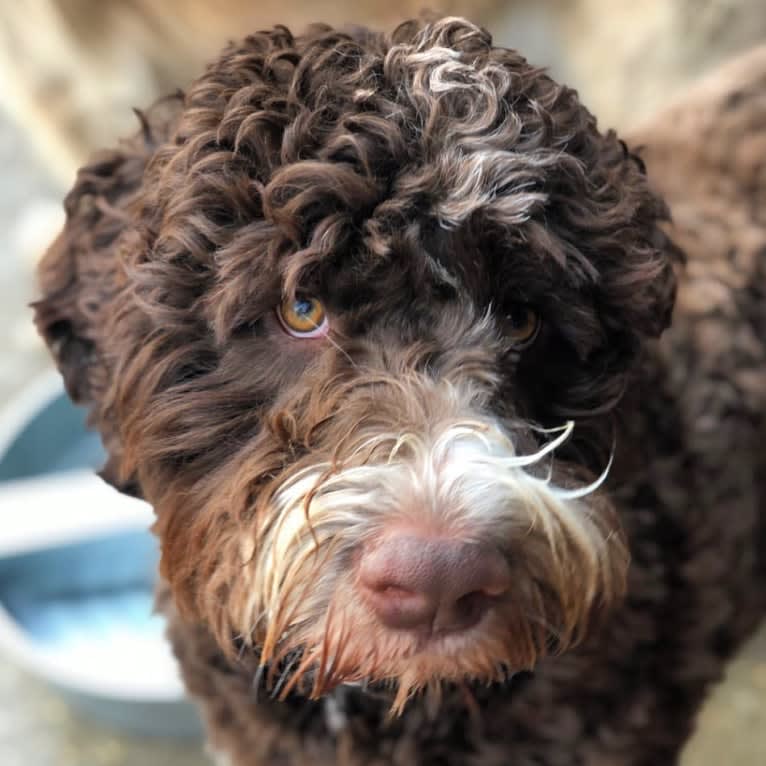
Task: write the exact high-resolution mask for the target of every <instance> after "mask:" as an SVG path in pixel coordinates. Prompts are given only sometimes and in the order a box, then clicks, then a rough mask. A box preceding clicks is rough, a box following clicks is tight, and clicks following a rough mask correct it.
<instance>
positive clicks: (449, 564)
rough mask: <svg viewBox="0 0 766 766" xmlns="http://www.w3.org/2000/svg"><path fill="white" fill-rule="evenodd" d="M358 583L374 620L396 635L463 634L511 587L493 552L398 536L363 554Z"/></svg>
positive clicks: (480, 547)
mask: <svg viewBox="0 0 766 766" xmlns="http://www.w3.org/2000/svg"><path fill="white" fill-rule="evenodd" d="M359 584H360V586H361V589H362V592H363V594H364V597H365V599H366V601H367V603H368V604H369V605H370V607H371V608H372V609H373V611H374V612H375V614H376V616H377V617H378V619H379V620H380V621H381V622H382V623H383V624H384V625H386V626H387V627H389V628H393V629H395V630H415V629H418V630H427V631H433V632H438V633H445V632H452V631H460V630H467V629H468V628H470V627H472V626H473V625H475V624H476V623H478V622H479V620H480V619H481V618H482V616H483V615H484V614H485V613H486V612H487V611H488V610H489V609H490V608H491V607H492V605H493V603H495V602H496V601H497V599H498V597H500V596H502V595H503V594H504V593H506V592H507V591H508V590H509V588H510V570H509V568H508V564H507V563H506V561H505V559H504V558H503V556H501V555H500V552H499V551H496V550H495V549H494V548H490V547H486V546H483V545H478V544H474V543H464V542H460V541H457V540H442V539H433V538H427V537H416V536H405V535H398V536H392V537H388V538H386V539H385V540H383V542H382V543H380V544H379V545H378V546H377V547H375V548H373V549H371V550H370V551H368V552H367V553H365V554H364V555H363V557H362V559H361V562H360V568H359Z"/></svg>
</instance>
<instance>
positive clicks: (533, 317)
mask: <svg viewBox="0 0 766 766" xmlns="http://www.w3.org/2000/svg"><path fill="white" fill-rule="evenodd" d="M505 324H506V328H507V329H506V332H507V334H508V337H509V338H510V340H511V342H512V343H513V345H514V346H515V347H516V348H523V347H524V346H528V345H529V344H530V343H532V341H533V340H534V339H535V338H536V337H537V333H538V331H539V330H540V317H539V316H538V315H537V314H536V313H535V312H534V311H532V309H531V308H529V306H515V307H514V308H512V309H511V310H510V311H509V312H508V313H507V314H506V315H505Z"/></svg>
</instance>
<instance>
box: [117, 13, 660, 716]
mask: <svg viewBox="0 0 766 766" xmlns="http://www.w3.org/2000/svg"><path fill="white" fill-rule="evenodd" d="M142 195H143V196H142V200H143V203H142V207H140V209H139V214H138V226H137V227H134V228H133V229H132V230H131V231H130V232H128V233H127V234H126V236H125V237H124V238H123V244H122V257H123V264H124V265H123V277H122V279H123V282H122V285H121V287H120V293H119V295H118V298H117V308H116V309H114V311H113V319H112V321H111V323H110V325H109V329H108V331H107V336H108V337H110V338H111V339H112V341H111V342H112V347H111V348H110V353H112V355H113V357H114V363H113V367H112V369H113V376H114V379H113V381H112V384H111V388H110V390H109V392H108V394H107V397H106V399H105V404H104V405H103V407H102V416H103V417H110V418H112V419H114V420H115V421H116V423H117V428H118V433H119V436H120V440H121V450H122V453H121V460H122V471H123V475H124V476H131V477H133V478H134V479H135V480H136V481H137V483H138V485H139V486H140V488H141V491H142V493H143V494H144V495H145V497H146V498H147V499H148V500H149V501H151V502H152V503H153V504H154V505H155V508H156V511H157V516H158V523H157V531H158V533H159V535H160V537H161V542H162V549H163V563H162V571H163V574H164V576H165V577H166V578H167V580H168V581H169V582H170V584H171V586H172V588H173V592H174V594H175V597H176V600H177V601H178V603H179V605H180V606H181V608H182V610H183V612H184V613H185V614H186V615H188V616H190V617H191V618H193V619H199V620H202V621H204V622H205V623H206V624H207V625H209V626H210V628H211V629H212V630H213V631H214V633H215V635H216V637H217V639H218V641H219V642H220V644H221V646H222V648H223V649H224V650H226V651H228V652H230V653H236V652H239V653H242V652H253V653H255V654H256V655H258V656H259V657H260V659H261V661H262V662H263V664H264V666H266V667H268V668H269V669H270V671H271V672H270V673H267V674H266V676H267V677H268V678H270V679H271V681H272V682H273V683H279V684H280V685H281V691H282V693H289V692H290V691H295V692H300V693H306V694H313V695H319V694H322V693H323V692H324V691H326V690H328V689H331V688H332V687H333V686H335V685H337V684H339V683H348V682H364V681H373V682H378V681H387V682H393V685H394V687H395V688H396V689H397V693H396V698H395V702H394V706H395V708H396V709H400V708H401V706H402V705H403V704H404V702H405V701H406V699H407V698H408V696H409V695H410V694H411V693H413V692H414V691H416V690H418V689H421V688H423V687H427V686H429V685H437V686H438V685H439V684H440V683H442V682H445V681H452V682H461V681H463V680H467V679H479V680H483V681H491V680H495V679H502V678H503V677H504V676H505V675H506V674H507V673H510V672H513V671H515V670H519V669H522V668H529V667H530V666H532V665H533V664H534V663H535V661H536V660H537V659H538V658H539V657H541V656H542V655H544V654H546V653H548V652H550V651H552V650H555V651H561V650H564V649H566V648H567V647H569V646H571V645H573V644H574V643H576V642H577V641H578V640H580V639H582V637H583V636H584V635H586V634H587V632H588V631H589V630H590V629H591V627H592V625H593V624H594V621H595V619H596V618H597V617H599V616H600V615H602V614H603V613H604V612H605V611H608V610H609V608H610V607H612V606H613V605H614V604H615V603H616V602H618V601H619V599H620V597H621V595H622V594H623V591H624V583H625V575H626V569H627V565H628V555H627V552H626V546H625V542H624V539H623V536H622V533H621V529H620V524H619V520H618V516H617V514H616V512H615V509H614V507H613V506H612V504H611V503H610V500H609V497H608V494H607V492H606V491H605V489H604V486H603V485H604V479H605V477H606V474H607V471H608V465H609V460H610V456H611V453H612V448H613V441H612V439H613V434H612V431H611V430H610V428H609V419H608V417H607V416H608V414H609V412H610V411H611V410H612V409H613V407H614V406H615V404H616V402H617V400H618V399H619V396H620V394H621V391H622V388H623V385H624V382H625V377H626V375H627V373H628V372H629V370H630V365H631V362H632V361H633V360H634V358H635V356H636V353H637V351H638V349H639V347H640V344H641V341H642V339H643V338H644V337H647V336H656V335H657V334H659V332H660V331H661V330H662V329H663V327H664V326H665V324H666V322H667V319H668V315H669V312H670V308H671V304H672V297H673V280H672V269H671V265H670V263H669V260H668V257H667V255H666V254H665V253H664V252H663V246H664V245H663V238H662V236H661V234H660V233H659V231H658V229H657V222H658V220H659V219H661V218H662V217H663V215H664V210H663V207H662V204H661V203H660V202H659V201H658V200H656V199H655V198H654V197H653V195H652V194H651V193H650V192H649V191H648V189H647V186H646V183H645V180H644V177H643V172H642V167H641V165H640V162H639V161H638V160H636V159H635V158H634V157H632V156H631V155H630V154H629V153H628V152H627V151H626V150H625V148H624V146H623V145H622V144H621V143H620V142H619V141H618V140H617V139H616V138H615V137H614V135H612V134H607V135H602V134H600V133H599V132H598V131H597V129H596V126H595V121H594V120H593V118H592V117H591V116H590V115H589V114H588V113H587V111H585V110H584V109H583V108H582V107H581V105H580V104H579V102H578V100H577V97H576V94H575V93H574V92H573V91H570V90H568V89H566V88H563V87H561V86H558V85H556V84H555V83H554V82H552V81H551V80H550V79H549V78H548V77H547V76H546V75H545V74H543V73H542V72H540V71H539V70H536V69H534V68H533V67H531V66H530V65H528V64H527V63H526V62H525V61H524V60H523V59H522V58H521V57H520V56H518V55H517V54H516V53H514V52H512V51H508V50H502V49H493V48H492V47H491V46H490V41H489V38H488V36H487V35H486V33H484V32H483V31H481V30H479V29H477V28H475V27H473V26H472V25H470V24H468V23H467V22H464V21H461V20H454V19H452V20H449V19H448V20H443V21H440V22H436V23H434V24H432V25H429V26H425V27H423V28H420V29H418V28H417V27H416V26H415V25H407V26H405V27H402V28H400V29H399V30H398V31H397V32H396V33H395V34H394V36H393V38H392V39H391V40H388V41H386V40H383V39H381V38H377V37H374V36H372V35H366V34H364V33H357V34H355V35H353V36H348V35H344V34H339V33H335V32H332V31H330V30H320V31H317V32H315V33H312V34H311V35H309V36H307V37H306V38H302V39H299V40H293V39H292V38H291V37H290V35H289V34H288V33H287V32H286V31H284V30H277V31H276V32H274V33H270V34H260V35H256V36H255V37H253V38H250V39H249V40H248V41H247V42H246V43H245V44H243V45H242V46H240V47H238V48H234V49H232V50H231V51H229V52H228V53H227V54H225V55H224V57H223V58H222V59H221V61H219V62H218V63H217V64H216V65H214V66H213V67H211V68H210V70H209V71H208V73H207V74H206V75H205V76H204V77H203V78H202V79H201V80H200V81H199V82H198V83H197V84H196V85H195V86H194V87H193V88H192V90H191V91H190V93H189V94H188V96H187V98H186V102H185V106H184V110H183V113H182V115H181V117H180V122H179V124H178V127H177V130H176V132H175V137H174V139H173V140H172V141H171V142H169V143H167V144H165V145H164V146H162V147H160V148H159V150H158V151H157V153H156V156H155V159H154V162H153V164H152V166H151V167H150V170H149V172H148V174H147V176H146V178H145V180H144V189H143V192H142Z"/></svg>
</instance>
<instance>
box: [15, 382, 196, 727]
mask: <svg viewBox="0 0 766 766" xmlns="http://www.w3.org/2000/svg"><path fill="white" fill-rule="evenodd" d="M103 460H104V453H103V449H102V447H101V444H100V441H99V439H98V437H97V436H96V435H95V434H93V433H91V432H89V431H87V429H86V426H85V414H84V412H83V411H81V410H80V409H78V408H77V407H75V406H73V405H72V404H71V402H70V401H69V399H68V398H67V397H66V395H65V394H64V392H63V389H62V386H61V383H60V381H59V379H58V376H55V377H51V376H47V377H46V378H45V379H43V380H41V381H40V382H38V383H37V384H35V385H34V386H32V387H30V389H29V390H28V391H27V392H26V393H25V395H24V396H23V397H22V399H20V400H18V401H17V402H16V403H15V405H12V406H11V407H10V408H8V410H7V412H6V414H5V416H4V417H3V418H0V518H1V519H2V522H1V523H2V528H5V529H11V530H12V528H13V526H14V524H18V520H19V514H18V513H17V512H16V511H15V510H14V509H13V508H12V507H11V502H10V501H9V500H8V498H10V497H11V496H12V495H11V494H10V492H11V491H12V489H13V488H14V487H18V486H24V487H26V488H27V489H28V488H29V487H32V488H33V489H34V488H35V487H40V488H43V489H44V488H46V487H50V486H53V487H54V488H55V487H59V486H62V487H64V486H66V477H67V476H73V475H75V474H72V473H68V472H72V471H74V470H77V469H79V470H80V471H82V470H83V469H96V468H98V467H99V466H100V465H101V464H102V462H103ZM62 477H63V479H64V481H63V483H60V484H55V483H54V484H51V482H52V481H53V482H56V481H59V482H62ZM94 481H98V480H97V479H94ZM98 489H100V488H98ZM4 492H5V495H4ZM4 496H5V498H6V507H5V508H3V498H4ZM54 496H55V497H56V503H55V505H56V508H55V509H54V510H55V513H61V514H66V513H67V495H66V493H64V492H62V494H61V495H60V497H59V495H54ZM43 497H44V495H43ZM105 497H106V499H107V501H108V500H109V499H110V498H111V497H112V495H111V493H110V494H106V495H105ZM113 497H114V502H115V503H116V502H117V501H118V500H119V501H121V502H124V499H122V498H120V496H119V495H117V493H114V495H113ZM70 510H71V511H72V512H73V511H74V510H75V509H73V508H72V509H70ZM81 510H82V509H80V511H81ZM4 511H6V512H7V513H8V516H5V514H4V513H3V512H4ZM29 513H34V509H33V508H32V507H30V509H29ZM3 516H5V518H3ZM136 518H144V520H145V517H130V519H129V522H125V523H124V524H123V525H122V526H120V525H119V524H116V525H114V526H115V528H114V529H111V530H104V529H99V528H98V526H97V525H96V527H95V528H91V529H90V530H86V531H84V532H83V533H82V535H81V536H80V537H79V538H78V536H77V535H76V534H73V533H72V530H71V529H70V530H69V532H68V534H67V535H66V536H64V537H63V538H60V539H56V538H55V536H54V537H53V538H51V539H48V540H42V541H40V542H38V543H36V544H34V545H31V546H30V545H22V546H20V547H19V549H18V550H13V546H11V549H10V550H8V549H7V548H6V549H3V551H2V552H0V651H4V652H5V653H6V654H8V655H10V657H11V658H13V659H14V660H15V661H16V662H17V663H18V664H19V665H20V666H22V667H23V668H24V669H25V670H27V671H28V672H30V673H32V674H34V675H37V676H38V677H41V678H43V679H44V680H45V681H47V682H48V683H50V684H51V685H52V686H54V687H55V688H56V689H58V690H59V691H60V692H61V693H62V694H63V695H64V696H65V697H66V698H67V699H68V701H69V702H71V703H72V705H74V706H75V707H77V708H79V709H80V710H82V711H83V712H85V713H87V714H89V715H91V716H92V717H94V718H97V719H99V720H100V721H103V722H106V723H109V724H111V725H114V726H117V727H119V728H122V729H126V730H129V731H131V732H133V733H137V734H141V735H156V736H175V737H179V736H198V735H199V734H200V733H201V727H200V723H199V719H198V717H197V714H196V711H195V709H194V707H193V706H192V705H191V703H190V702H188V700H186V698H185V695H184V690H183V685H182V683H181V681H180V677H179V673H178V668H177V665H176V662H175V659H174V658H173V657H172V654H171V651H170V647H169V645H168V643H167V641H166V639H165V637H164V628H165V625H164V620H163V618H162V617H161V616H159V615H156V614H154V613H153V584H154V580H155V577H156V568H157V558H158V552H157V545H156V542H155V539H154V537H153V536H152V535H151V533H150V532H149V531H148V528H147V527H146V526H145V525H144V524H143V523H142V524H141V525H138V523H137V521H136ZM94 529H95V531H94Z"/></svg>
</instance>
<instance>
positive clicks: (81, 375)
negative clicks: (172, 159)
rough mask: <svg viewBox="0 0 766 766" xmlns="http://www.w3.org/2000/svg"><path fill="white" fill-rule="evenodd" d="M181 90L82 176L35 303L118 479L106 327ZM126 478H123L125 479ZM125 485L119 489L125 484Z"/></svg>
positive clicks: (109, 476) (44, 264)
mask: <svg viewBox="0 0 766 766" xmlns="http://www.w3.org/2000/svg"><path fill="white" fill-rule="evenodd" d="M182 98H183V96H182V94H176V95H175V96H172V97H170V98H168V99H163V100H162V101H160V102H158V103H157V104H156V105H155V106H153V107H152V108H151V109H150V110H149V111H148V112H147V113H146V114H144V113H138V117H139V121H140V123H141V130H140V131H139V133H138V134H137V135H136V136H135V137H134V138H133V139H131V140H129V141H126V142H124V143H123V144H122V145H121V146H120V147H119V148H118V149H116V150H113V151H107V152H102V153H100V154H99V155H97V156H96V157H94V158H93V160H92V161H91V162H89V163H88V164H87V165H86V166H85V167H83V168H82V169H81V170H80V171H79V173H78V174H77V179H76V181H75V184H74V187H73V188H72V190H71V191H70V192H69V194H68V195H67V197H66V200H65V202H64V207H65V211H66V222H65V224H64V228H63V230H62V231H61V233H60V234H59V235H58V237H57V238H56V239H55V241H54V242H53V244H52V245H51V246H50V248H49V249H48V251H47V252H46V254H45V255H44V256H43V259H42V261H41V263H40V266H39V268H38V281H39V292H40V295H41V297H40V299H39V300H37V301H36V302H35V303H33V304H32V307H33V309H34V312H35V322H36V324H37V328H38V330H39V332H40V334H41V335H42V337H43V339H44V340H45V342H46V343H47V345H48V347H49V348H50V351H51V353H52V355H53V359H54V361H55V363H56V366H57V367H58V369H59V371H60V372H61V374H62V376H63V378H64V384H65V386H66V389H67V392H68V394H69V396H70V397H71V398H72V400H73V401H75V402H76V403H78V404H82V405H85V406H87V407H88V409H89V411H90V423H91V425H93V426H95V427H97V428H98V429H99V430H100V431H101V435H102V437H103V439H104V442H105V445H106V447H107V450H108V452H109V462H108V463H107V466H106V468H105V471H104V474H103V475H104V478H105V479H106V480H107V481H110V483H113V484H118V482H117V479H116V470H113V469H111V468H110V466H114V465H115V464H116V463H118V462H119V459H118V454H117V453H118V452H119V445H118V439H117V434H116V431H117V429H116V427H115V424H113V423H110V422H109V418H108V415H105V414H104V413H103V412H102V411H101V407H100V405H101V403H102V402H103V399H104V394H105V392H106V390H107V388H108V386H109V384H110V363H109V356H110V351H109V338H108V337H107V334H106V328H107V327H108V325H109V321H110V319H111V315H112V313H113V303H114V300H115V297H116V296H117V295H118V293H119V292H120V290H121V289H122V287H123V284H124V282H125V279H124V274H123V271H122V266H121V261H120V255H119V250H120V241H121V238H122V235H123V234H124V233H125V232H126V230H128V229H130V228H131V220H132V206H133V205H134V204H135V203H136V200H137V199H138V197H139V195H140V190H141V182H142V178H143V174H144V170H145V167H146V165H147V162H148V160H149V159H150V157H151V156H152V155H153V153H154V151H155V149H156V147H157V145H158V143H159V142H161V141H163V140H165V139H166V137H167V135H168V132H169V127H170V125H171V124H172V122H173V121H174V119H175V116H176V115H177V113H178V112H179V111H180V106H181V103H182ZM122 483H124V482H122ZM122 483H120V486H119V488H120V489H126V488H125V487H123V486H122Z"/></svg>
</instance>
